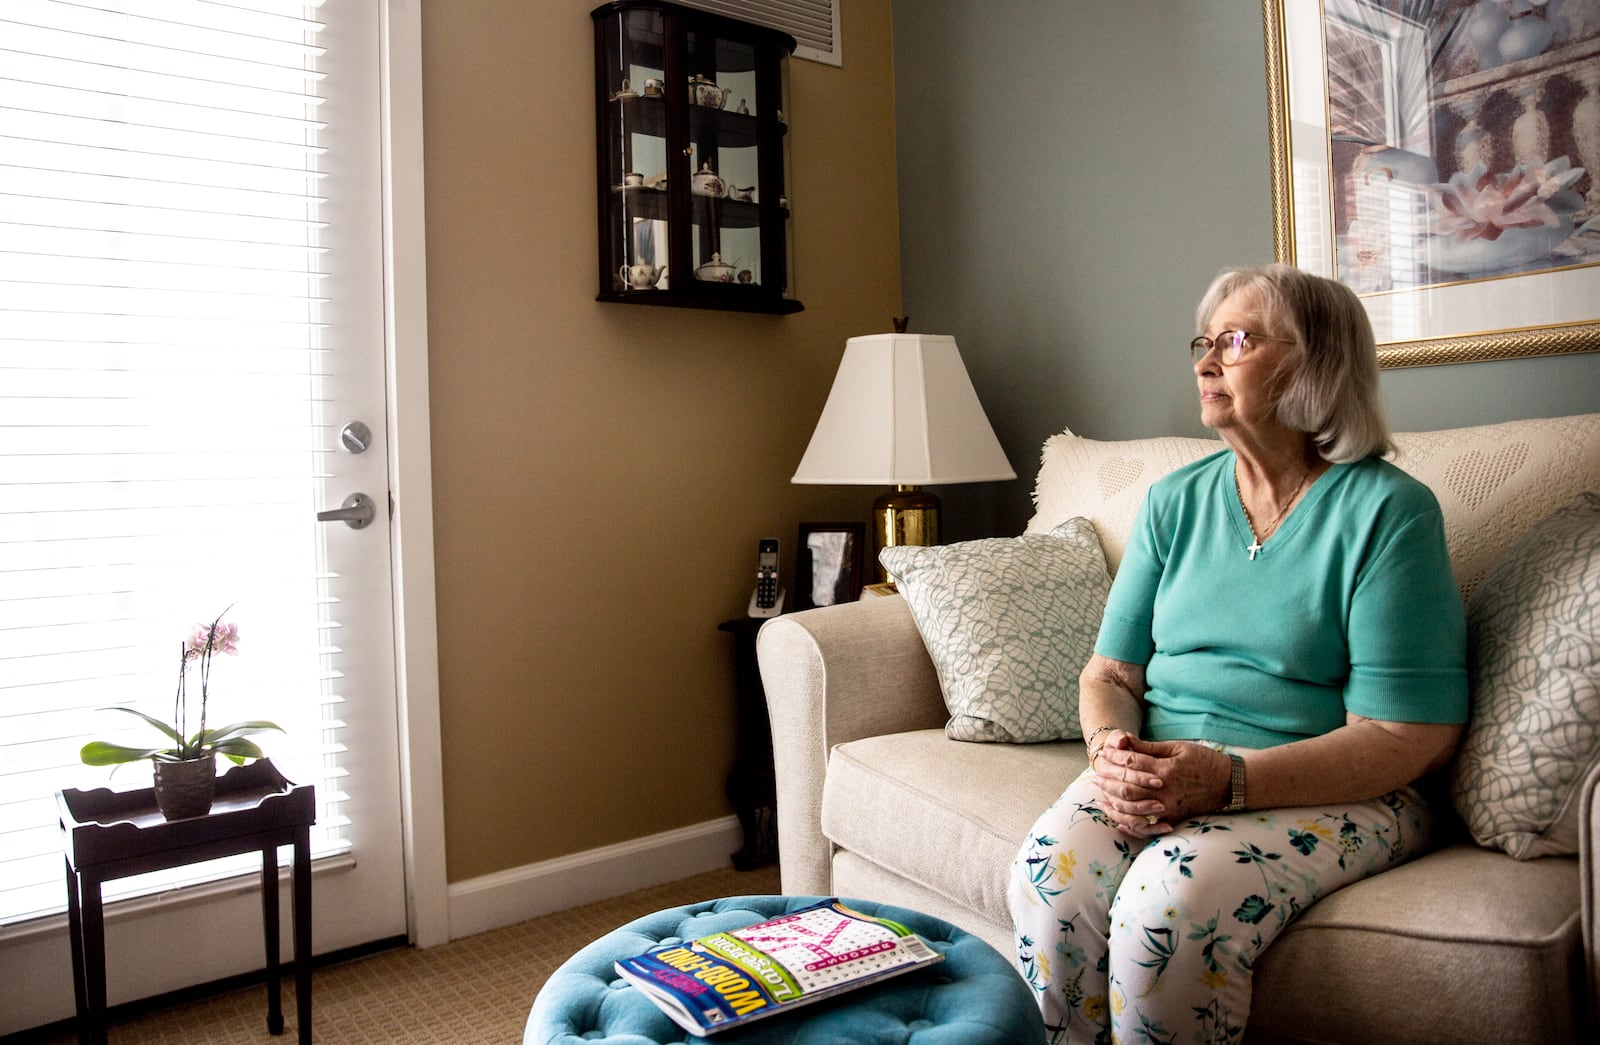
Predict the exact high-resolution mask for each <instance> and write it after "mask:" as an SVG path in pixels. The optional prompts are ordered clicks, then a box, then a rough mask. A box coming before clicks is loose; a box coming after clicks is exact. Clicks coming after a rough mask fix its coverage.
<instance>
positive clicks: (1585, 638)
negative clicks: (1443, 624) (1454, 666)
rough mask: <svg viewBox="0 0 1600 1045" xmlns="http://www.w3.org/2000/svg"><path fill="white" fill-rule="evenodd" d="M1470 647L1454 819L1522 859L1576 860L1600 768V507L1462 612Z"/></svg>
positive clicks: (1526, 548) (1575, 512) (1548, 528)
mask: <svg viewBox="0 0 1600 1045" xmlns="http://www.w3.org/2000/svg"><path fill="white" fill-rule="evenodd" d="M1467 637H1468V665H1467V666H1468V673H1469V678H1470V680H1471V686H1472V717H1471V720H1470V725H1469V726H1468V729H1467V736H1466V740H1465V741H1464V742H1463V744H1462V748H1461V754H1460V755H1459V756H1458V758H1457V759H1456V763H1455V767H1454V770H1453V772H1452V775H1451V784H1452V786H1451V794H1452V797H1453V798H1454V800H1455V804H1456V809H1457V811H1458V812H1459V813H1460V814H1461V817H1462V819H1463V820H1465V821H1466V824H1467V827H1468V828H1469V829H1470V830H1471V831H1472V836H1473V837H1474V838H1476V839H1477V840H1478V841H1479V842H1480V843H1481V844H1483V845H1492V846H1496V847H1498V848H1500V849H1504V850H1505V851H1506V852H1508V853H1510V854H1511V855H1512V856H1515V857H1517V858H1518V859H1527V858H1530V857H1536V856H1547V855H1551V854H1570V853H1576V852H1577V851H1578V821H1579V815H1580V810H1579V808H1578V806H1579V803H1578V790H1579V787H1580V786H1581V784H1582V782H1583V780H1584V779H1585V778H1586V777H1587V776H1588V774H1589V769H1590V767H1591V766H1593V765H1594V764H1595V762H1596V761H1597V760H1600V496H1596V495H1595V494H1592V493H1585V494H1582V495H1580V496H1579V497H1578V498H1577V499H1576V500H1574V501H1573V502H1572V503H1571V504H1569V505H1567V506H1566V507H1565V508H1562V509H1561V510H1560V511H1557V512H1555V513H1553V514H1552V515H1549V516H1547V517H1546V518H1545V519H1543V520H1542V521H1540V522H1538V523H1537V524H1535V525H1534V527H1533V528H1532V529H1531V530H1529V531H1528V532H1527V533H1526V534H1524V535H1523V537H1522V538H1521V539H1520V540H1519V541H1517V542H1516V544H1514V545H1512V547H1511V550H1510V551H1509V552H1507V553H1506V555H1505V556H1504V557H1503V558H1502V559H1501V560H1500V562H1499V563H1498V564H1497V565H1496V566H1495V567H1494V569H1492V570H1490V571H1489V573H1488V574H1487V575H1486V576H1485V577H1484V579H1483V582H1482V583H1481V584H1480V585H1479V586H1478V588H1477V590H1476V591H1475V592H1474V593H1473V596H1472V599H1471V601H1470V602H1469V603H1468V605H1467Z"/></svg>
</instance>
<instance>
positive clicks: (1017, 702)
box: [878, 518, 1111, 744]
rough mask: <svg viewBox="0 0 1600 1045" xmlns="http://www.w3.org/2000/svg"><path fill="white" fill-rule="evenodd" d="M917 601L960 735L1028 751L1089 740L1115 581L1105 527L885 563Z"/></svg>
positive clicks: (900, 556)
mask: <svg viewBox="0 0 1600 1045" xmlns="http://www.w3.org/2000/svg"><path fill="white" fill-rule="evenodd" d="M878 559H879V561H880V562H882V563H883V565H884V568H885V569H887V570H888V571H889V573H890V575H891V576H893V577H894V578H895V580H896V582H897V584H898V585H899V588H900V591H901V593H902V594H903V595H905V597H906V601H907V602H908V603H909V604H910V606H911V616H912V618H913V619H914V620H915V621H916V625H917V630H918V632H920V633H921V635H922V641H923V643H924V644H925V645H926V646H927V647H928V654H929V656H931V657H932V658H933V663H934V667H935V668H936V669H937V670H938V673H939V685H940V687H941V688H942V689H943V691H944V702H945V707H946V708H947V709H949V711H950V721H949V722H947V723H946V724H945V734H946V735H947V736H949V737H950V738H951V739H952V740H970V741H978V742H992V743H1005V744H1026V743H1033V742H1036V741H1045V740H1067V739H1071V738H1073V737H1078V736H1081V733H1080V731H1079V728H1078V673H1079V672H1081V671H1082V670H1083V666H1084V665H1085V664H1086V663H1088V660H1089V654H1090V653H1091V652H1093V650H1094V640H1095V637H1096V635H1097V634H1098V633H1099V631H1100V614H1101V613H1102V612H1103V611H1104V609H1105V604H1106V595H1107V593H1108V592H1109V591H1110V589H1111V580H1110V577H1109V576H1108V575H1107V573H1106V560H1105V554H1104V553H1103V552H1102V551H1101V549H1100V539H1099V537H1098V536H1097V535H1096V534H1095V529H1094V524H1093V523H1091V522H1089V520H1087V519H1081V518H1080V519H1069V520H1067V521H1066V522H1064V523H1062V524H1061V525H1060V526H1057V527H1056V528H1055V529H1053V530H1051V531H1050V532H1049V533H1038V534H1024V535H1022V536H1021V537H1000V538H991V539H988V540H981V541H968V542H965V543H962V544H947V545H942V546H938V547H931V548H923V547H912V546H903V545H902V546H898V547H892V548H885V549H883V551H882V553H881V554H880V555H879V556H878Z"/></svg>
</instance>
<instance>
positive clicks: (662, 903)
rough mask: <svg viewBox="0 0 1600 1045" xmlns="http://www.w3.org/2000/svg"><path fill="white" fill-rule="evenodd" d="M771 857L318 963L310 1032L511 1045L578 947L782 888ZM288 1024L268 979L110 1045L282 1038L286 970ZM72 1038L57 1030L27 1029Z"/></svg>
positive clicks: (48, 1041) (267, 1044)
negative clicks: (273, 1022)
mask: <svg viewBox="0 0 1600 1045" xmlns="http://www.w3.org/2000/svg"><path fill="white" fill-rule="evenodd" d="M780 891H781V890H780V888H779V885H778V869H777V867H775V866H774V867H765V868H759V869H757V870H754V871H735V870H733V869H732V868H727V869H724V870H720V871H710V872H707V873H705V874H701V875H696V876H694V877H692V878H685V879H683V880H681V881H677V882H669V883H667V884H664V885H658V886H652V887H650V888H648V889H640V890H638V891H636V892H632V893H627V894H625V895H623V896H618V897H615V898H613V899H610V900H603V901H600V902H598V903H593V904H589V905H587V906H585V907H576V908H573V909H572V910H568V911H560V912H557V913H555V914H548V915H544V916H543V917H540V918H533V919H530V920H528V921H526V922H520V923H518V924H516V925H510V926H507V927H506V928H504V929H496V930H493V931H491V932H486V933H479V934H478V935H476V936H469V937H467V938H465V939H462V940H455V941H452V942H450V943H447V944H444V945H442V946H439V947H430V948H428V949H426V950H418V949H416V948H414V947H400V948H396V949H394V950H389V951H382V952H380V953H378V954H374V955H370V956H368V957H365V958H360V959H356V960H354V961H350V962H346V963H343V964H340V965H332V966H327V967H324V968H319V969H317V970H316V973H315V975H314V977H313V980H312V1025H313V1032H314V1035H313V1036H314V1040H315V1041H317V1042H318V1043H321V1045H358V1043H359V1045H378V1043H383V1045H471V1043H478V1042H483V1043H490V1042H492V1043H496V1045H504V1043H510V1045H514V1043H516V1042H520V1041H521V1040H522V1028H523V1025H524V1023H525V1022H526V1021H527V1018H528V1009H529V1007H530V1006H532V1004H533V997H534V995H535V994H537V993H538V992H539V988H540V987H541V986H542V985H543V984H544V981H545V980H546V979H547V978H548V977H549V976H550V974H551V973H552V972H554V971H555V970H556V968H557V967H558V966H560V965H561V963H562V962H564V961H566V960H567V959H568V958H569V957H571V956H572V954H573V953H574V952H575V951H577V950H578V949H579V948H580V947H582V946H584V945H585V944H587V943H589V942H590V941H591V940H594V939H597V938H598V937H600V936H601V935H603V934H605V933H607V932H610V931H611V930H612V929H615V928H616V927H617V926H619V925H622V924H623V923H625V922H629V921H632V920H633V919H635V918H638V917H640V916H642V915H646V914H649V913H650V912H652V911H656V910H660V909H661V908H664V907H674V906H677V905H679V904H685V903H693V902H696V901H699V900H709V899H713V898H715V897H719V896H746V895H757V894H765V893H777V892H780ZM283 1012H284V1021H285V1024H286V1026H285V1027H284V1033H283V1036H282V1037H273V1036H272V1035H270V1034H268V1033H267V1019H266V1013H267V989H266V986H265V985H264V984H257V985H254V986H251V987H246V988H241V989H239V990H235V991H230V992H228V993H226V994H220V995H217V996H215V997H210V998H205V999H202V1000H200V1001H195V1002H191V1003H188V1004H183V1005H175V1006H173V1007H171V1008H165V1009H160V1010H156V1011H152V1012H147V1013H143V1014H141V1015H137V1016H130V1017H123V1018H121V1019H118V1020H116V1021H115V1022H114V1023H113V1024H112V1026H111V1032H110V1042H111V1045H195V1043H196V1042H204V1043H207V1045H245V1043H261V1045H283V1043H284V1042H293V1041H295V1040H296V1038H295V1036H296V1034H297V1033H298V1028H297V1025H296V1020H295V1005H294V980H293V979H292V978H288V979H285V980H284V981H283ZM32 1040H34V1041H37V1042H39V1043H40V1045H69V1043H71V1042H75V1041H76V1040H77V1038H76V1037H75V1036H74V1035H73V1033H71V1032H70V1031H67V1030H63V1031H62V1033H61V1034H59V1035H58V1036H54V1037H42V1038H35V1039H32Z"/></svg>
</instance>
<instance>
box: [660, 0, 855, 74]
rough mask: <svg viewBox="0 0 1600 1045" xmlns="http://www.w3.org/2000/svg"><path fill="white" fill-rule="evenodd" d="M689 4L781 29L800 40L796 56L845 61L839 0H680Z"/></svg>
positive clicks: (835, 63)
mask: <svg viewBox="0 0 1600 1045" xmlns="http://www.w3.org/2000/svg"><path fill="white" fill-rule="evenodd" d="M681 2H682V3H683V4H684V6H686V7H698V8H700V9H701V10H702V11H713V12H715V13H716V14H720V15H727V16H728V17H729V18H737V19H739V20H740V21H742V22H754V23H755V24H756V25H764V26H767V27H768V28H771V29H781V30H783V31H784V32H786V33H788V34H789V35H790V36H792V37H794V39H795V43H796V44H798V45H799V46H797V47H796V48H795V51H794V56H795V57H796V58H809V59H811V60H812V61H813V62H826V63H827V64H829V65H843V64H844V57H843V54H844V51H843V48H842V46H841V44H840V40H839V3H840V0H681Z"/></svg>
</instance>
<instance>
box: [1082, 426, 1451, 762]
mask: <svg viewBox="0 0 1600 1045" xmlns="http://www.w3.org/2000/svg"><path fill="white" fill-rule="evenodd" d="M1233 471H1234V455H1233V453H1232V451H1228V450H1224V451H1221V452H1219V453H1216V454H1212V455H1211V456H1209V457H1206V458H1203V459H1201V460H1199V461H1196V462H1194V463H1193V464H1190V465H1188V466H1186V467H1184V468H1181V469H1179V470H1177V471H1175V472H1173V473H1171V474H1170V475H1168V476H1165V477H1164V478H1162V479H1161V480H1160V481H1158V482H1157V483H1156V484H1155V485H1154V486H1152V487H1151V488H1150V492H1149V494H1148V495H1147V496H1146V498H1145V501H1144V504H1143V505H1142V506H1141V507H1140V509H1139V513H1138V517H1137V518H1136V519H1135V521H1134V525H1133V531H1132V532H1131V533H1130V535H1129V539H1128V547H1127V551H1126V552H1125V553H1124V556H1123V559H1122V564H1121V566H1120V568H1119V569H1118V571H1117V576H1116V579H1115V581H1114V582H1113V583H1112V586H1111V595H1110V597H1109V599H1108V600H1107V603H1106V611H1105V616H1104V618H1103V621H1102V624H1101V628H1100V635H1099V638H1098V640H1097V641H1096V643H1095V652H1097V653H1099V654H1101V655H1102V656H1105V657H1110V658H1112V659H1114V660H1121V661H1127V662H1130V663H1134V664H1143V665H1145V679H1146V682H1147V684H1148V685H1149V691H1148V692H1147V693H1146V694H1145V701H1146V705H1147V706H1146V713H1145V729H1144V735H1145V736H1146V737H1147V738H1149V739H1151V740H1209V741H1213V742H1216V743H1220V744H1231V745H1237V746H1240V747H1254V748H1260V747H1271V746H1274V745H1277V744H1286V743H1289V742H1291V741H1295V740H1301V739H1304V738H1306V737H1312V736H1320V735H1321V734H1323V733H1327V732H1330V731H1331V730H1334V729H1337V728H1338V727H1340V726H1342V725H1344V724H1345V715H1346V713H1347V712H1354V713H1355V714H1357V715H1362V716H1365V717H1367V718H1375V719H1382V720H1385V721H1393V722H1432V723H1460V722H1465V721H1466V718H1467V673H1466V621H1465V614H1464V611H1463V607H1462V603H1461V596H1460V593H1459V592H1458V590H1457V588H1456V584H1455V579H1454V576H1453V574H1452V573H1451V570H1450V560H1449V556H1448V554H1447V552H1446V550H1445V542H1444V521H1443V517H1442V515H1441V513H1440V511H1439V504H1438V501H1437V500H1436V499H1435V498H1434V496H1433V492H1432V491H1431V490H1429V489H1428V488H1427V487H1426V486H1424V485H1423V484H1422V483H1420V482H1418V481H1417V480H1415V479H1413V478H1412V477H1411V476H1409V475H1407V474H1406V473H1405V472H1402V471H1401V470H1400V469H1398V468H1396V467H1395V466H1393V465H1391V464H1389V463H1388V462H1386V461H1383V460H1381V459H1379V458H1375V457H1373V458H1367V459H1366V460H1363V461H1358V462H1355V463H1352V464H1338V465H1334V466H1333V467H1332V468H1330V469H1329V470H1328V471H1326V472H1324V473H1323V474H1322V475H1321V476H1319V477H1318V478H1317V480H1316V482H1314V483H1313V484H1312V485H1311V488H1310V489H1309V490H1308V491H1307V492H1306V495H1305V497H1304V498H1302V499H1301V501H1300V503H1299V504H1298V505H1296V506H1295V508H1294V510H1293V511H1291V512H1290V513H1289V517H1288V518H1287V519H1285V520H1284V522H1283V525H1282V526H1281V527H1279V529H1278V531H1277V532H1276V533H1274V534H1272V535H1271V536H1270V537H1269V538H1268V539H1267V541H1266V542H1265V543H1264V544H1263V546H1262V548H1261V550H1260V551H1259V552H1258V553H1257V555H1256V557H1255V558H1254V559H1252V558H1251V556H1250V552H1249V546H1250V545H1251V543H1252V538H1251V534H1250V527H1249V524H1248V523H1247V522H1246V520H1245V516H1244V510H1243V509H1242V508H1241V507H1240V505H1239V497H1238V493H1237V491H1236V488H1235V485H1234V478H1233Z"/></svg>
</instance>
